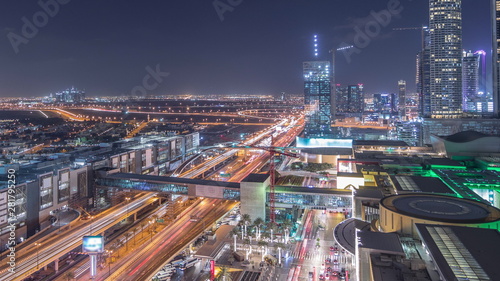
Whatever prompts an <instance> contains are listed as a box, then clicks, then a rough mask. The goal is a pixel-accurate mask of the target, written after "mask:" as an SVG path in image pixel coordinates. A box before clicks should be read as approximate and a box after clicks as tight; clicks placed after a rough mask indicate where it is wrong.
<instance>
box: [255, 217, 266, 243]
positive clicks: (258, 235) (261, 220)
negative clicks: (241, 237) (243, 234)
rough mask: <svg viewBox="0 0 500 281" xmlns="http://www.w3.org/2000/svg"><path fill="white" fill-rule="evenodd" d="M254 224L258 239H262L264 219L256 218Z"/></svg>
mask: <svg viewBox="0 0 500 281" xmlns="http://www.w3.org/2000/svg"><path fill="white" fill-rule="evenodd" d="M253 224H254V225H256V226H257V235H256V236H257V239H260V229H261V227H262V225H264V220H263V219H262V218H256V219H255V220H254V221H253Z"/></svg>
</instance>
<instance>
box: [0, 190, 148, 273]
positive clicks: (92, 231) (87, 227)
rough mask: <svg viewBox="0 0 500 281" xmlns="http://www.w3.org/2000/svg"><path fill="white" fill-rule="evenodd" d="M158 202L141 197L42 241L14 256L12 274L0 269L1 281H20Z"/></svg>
mask: <svg viewBox="0 0 500 281" xmlns="http://www.w3.org/2000/svg"><path fill="white" fill-rule="evenodd" d="M156 200H157V198H156V195H155V194H153V193H149V194H144V195H142V196H140V197H139V198H137V199H135V200H133V201H132V202H130V203H128V204H124V205H120V206H117V207H115V208H113V209H110V210H108V211H105V212H103V213H101V214H100V215H99V216H97V217H95V218H93V219H90V220H87V221H86V222H85V223H81V224H78V225H76V226H74V227H72V228H71V229H69V230H67V231H64V232H61V233H58V234H57V235H52V236H49V237H45V238H42V239H40V240H39V241H37V243H36V244H32V247H24V248H21V249H19V251H18V252H16V261H15V263H16V267H15V272H14V273H12V272H11V271H8V267H7V266H6V265H2V266H1V267H0V280H2V281H3V280H5V281H7V280H8V281H15V280H23V279H24V278H26V277H28V276H29V275H31V274H32V273H34V272H36V271H38V270H39V269H40V268H42V267H44V266H45V265H47V264H49V263H51V262H53V261H55V260H56V259H58V258H60V257H62V256H63V255H65V254H66V253H68V252H70V251H71V250H73V249H74V248H76V247H78V246H79V245H81V244H82V237H83V236H85V235H98V234H101V233H103V232H104V231H106V230H107V229H108V228H110V227H112V226H113V225H115V224H116V223H118V222H120V221H121V220H123V219H125V218H126V217H127V216H129V215H130V214H132V213H134V212H136V211H138V210H140V209H142V208H144V207H145V206H148V205H149V204H151V203H153V202H155V201H156Z"/></svg>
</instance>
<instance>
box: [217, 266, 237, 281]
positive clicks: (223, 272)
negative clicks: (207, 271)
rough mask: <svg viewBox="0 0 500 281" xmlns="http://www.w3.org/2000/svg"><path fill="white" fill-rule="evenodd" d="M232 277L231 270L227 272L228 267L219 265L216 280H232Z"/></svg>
mask: <svg viewBox="0 0 500 281" xmlns="http://www.w3.org/2000/svg"><path fill="white" fill-rule="evenodd" d="M232 280H233V279H232V278H231V272H229V268H227V266H225V265H223V266H221V267H220V273H219V276H218V277H217V281H232Z"/></svg>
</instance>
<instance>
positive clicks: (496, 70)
mask: <svg viewBox="0 0 500 281" xmlns="http://www.w3.org/2000/svg"><path fill="white" fill-rule="evenodd" d="M491 5H492V7H491V11H492V15H491V20H492V25H493V40H492V42H493V48H492V49H493V57H492V65H493V102H494V113H495V115H496V116H499V115H500V0H491Z"/></svg>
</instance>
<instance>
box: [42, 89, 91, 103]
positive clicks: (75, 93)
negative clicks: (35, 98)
mask: <svg viewBox="0 0 500 281" xmlns="http://www.w3.org/2000/svg"><path fill="white" fill-rule="evenodd" d="M50 97H51V98H53V99H55V102H57V103H80V102H84V101H85V92H84V91H80V90H78V89H76V88H74V87H73V88H71V89H66V90H64V91H62V92H58V93H56V94H55V96H52V94H50Z"/></svg>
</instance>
